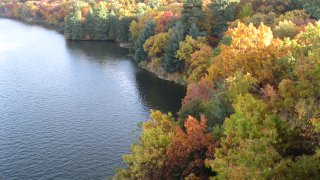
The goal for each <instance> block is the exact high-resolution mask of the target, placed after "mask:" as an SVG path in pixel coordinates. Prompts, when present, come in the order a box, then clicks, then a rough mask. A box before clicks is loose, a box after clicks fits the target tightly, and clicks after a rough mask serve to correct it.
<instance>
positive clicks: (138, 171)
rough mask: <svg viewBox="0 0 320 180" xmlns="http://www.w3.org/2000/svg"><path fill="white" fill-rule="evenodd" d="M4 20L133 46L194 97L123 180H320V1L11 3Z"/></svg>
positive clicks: (154, 116)
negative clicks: (43, 24) (40, 23)
mask: <svg viewBox="0 0 320 180" xmlns="http://www.w3.org/2000/svg"><path fill="white" fill-rule="evenodd" d="M0 14H1V15H2V16H6V17H14V18H18V19H22V20H28V19H30V18H33V19H41V20H43V21H45V22H47V23H48V24H52V25H56V26H64V33H65V37H66V39H70V40H114V41H117V42H126V43H130V44H131V53H132V56H133V57H134V59H135V61H136V62H137V63H138V64H140V66H142V67H145V68H147V69H149V70H150V71H153V72H155V73H158V74H159V73H160V74H165V76H170V77H172V78H173V79H175V81H176V82H178V83H180V84H184V85H185V86H186V87H187V94H186V96H185V97H184V99H183V103H182V107H181V109H180V111H179V112H178V117H177V118H175V117H174V116H173V115H172V113H167V114H166V113H162V112H160V111H157V110H152V111H151V114H150V118H149V120H147V121H145V122H144V123H142V125H141V135H140V138H139V139H138V140H137V141H136V142H135V143H134V144H133V145H132V146H131V150H130V153H129V154H126V155H124V156H123V160H124V162H125V164H126V166H125V167H124V168H122V169H119V170H118V171H117V172H116V174H115V176H114V179H320V21H318V20H319V18H320V1H319V0H184V1H183V0H181V1H180V0H177V1H176V0H119V1H117V0H107V1H100V0H96V1H93V0H83V1H72V0H61V1H53V0H51V1H50V0H43V1H28V0H27V1H17V0H4V1H2V2H1V3H0Z"/></svg>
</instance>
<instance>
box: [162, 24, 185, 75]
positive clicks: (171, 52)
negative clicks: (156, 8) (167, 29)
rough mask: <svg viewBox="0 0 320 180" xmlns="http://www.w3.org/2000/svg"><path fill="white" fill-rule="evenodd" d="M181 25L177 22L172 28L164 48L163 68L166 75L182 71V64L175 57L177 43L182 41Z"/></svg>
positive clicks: (182, 31)
mask: <svg viewBox="0 0 320 180" xmlns="http://www.w3.org/2000/svg"><path fill="white" fill-rule="evenodd" d="M183 34H184V29H183V27H182V23H181V22H180V21H178V22H177V23H176V25H175V26H174V28H173V31H172V33H171V35H170V37H169V40H168V43H167V45H166V46H165V48H164V59H163V68H164V70H165V71H166V72H168V73H174V72H177V71H179V70H181V69H182V67H183V65H184V63H183V61H180V60H179V59H178V58H177V57H176V55H177V51H178V50H179V43H180V41H183V39H184V35H183Z"/></svg>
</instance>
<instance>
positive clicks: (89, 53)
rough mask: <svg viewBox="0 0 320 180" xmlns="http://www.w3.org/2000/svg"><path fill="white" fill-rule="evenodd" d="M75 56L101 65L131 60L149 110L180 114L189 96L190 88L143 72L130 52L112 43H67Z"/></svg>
mask: <svg viewBox="0 0 320 180" xmlns="http://www.w3.org/2000/svg"><path fill="white" fill-rule="evenodd" d="M67 46H68V49H69V50H70V51H71V54H72V56H83V55H84V56H86V57H87V58H86V59H88V60H90V61H94V62H95V63H98V64H100V65H102V66H103V65H105V64H106V63H108V62H110V61H128V62H130V65H131V66H132V69H133V70H134V74H132V75H134V77H135V78H134V80H135V87H136V88H137V91H138V92H139V96H140V98H141V100H142V101H143V103H144V104H145V105H146V106H148V107H149V109H159V110H161V111H163V112H166V113H167V112H172V113H174V115H175V116H176V112H177V111H179V109H180V107H181V102H182V99H183V97H184V96H185V94H186V88H185V87H183V86H181V85H177V84H175V83H173V82H169V81H166V80H162V79H159V78H158V77H157V76H156V75H154V74H152V73H150V72H148V71H146V70H144V69H141V68H139V67H138V66H137V64H136V63H135V62H134V60H132V58H130V57H129V56H128V53H129V50H128V49H126V48H121V47H119V46H118V45H117V44H116V43H114V42H111V41H67Z"/></svg>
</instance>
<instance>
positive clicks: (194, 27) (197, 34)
mask: <svg viewBox="0 0 320 180" xmlns="http://www.w3.org/2000/svg"><path fill="white" fill-rule="evenodd" d="M189 35H190V36H191V37H193V38H194V39H197V38H198V37H200V36H207V33H206V32H204V31H203V32H201V31H200V29H199V28H198V26H197V24H196V23H192V25H191V27H190V29H189Z"/></svg>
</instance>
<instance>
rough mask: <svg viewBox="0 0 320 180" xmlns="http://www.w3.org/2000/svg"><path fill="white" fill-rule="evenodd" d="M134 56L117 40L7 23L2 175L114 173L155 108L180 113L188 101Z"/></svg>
mask: <svg viewBox="0 0 320 180" xmlns="http://www.w3.org/2000/svg"><path fill="white" fill-rule="evenodd" d="M127 54H128V50H126V49H123V48H120V47H119V46H118V45H117V44H115V43H112V42H67V41H65V39H64V37H63V35H61V34H59V33H57V32H55V31H53V30H48V29H45V28H42V27H39V26H34V25H26V24H23V23H19V22H16V21H12V20H8V19H0V177H2V178H3V179H4V180H7V179H8V180H10V179H105V178H106V177H108V176H112V175H113V174H114V169H115V168H116V167H121V166H122V165H123V163H122V158H121V156H122V155H123V154H125V153H127V152H128V151H129V147H130V144H131V143H132V139H134V137H135V136H134V135H135V134H136V133H134V130H135V129H136V127H137V123H138V122H141V121H145V120H146V119H148V116H149V111H150V109H160V110H162V111H164V112H167V111H173V112H175V111H177V110H178V109H179V107H180V104H181V98H182V97H183V96H184V89H183V88H182V87H180V86H177V85H174V84H172V83H169V82H166V81H163V80H160V79H158V78H156V77H155V76H153V75H152V74H150V73H148V72H146V71H144V70H141V69H139V68H137V67H136V65H135V63H134V62H133V61H132V60H131V59H130V58H128V56H127ZM0 179H1V178H0Z"/></svg>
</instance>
